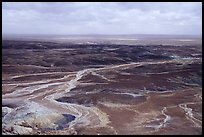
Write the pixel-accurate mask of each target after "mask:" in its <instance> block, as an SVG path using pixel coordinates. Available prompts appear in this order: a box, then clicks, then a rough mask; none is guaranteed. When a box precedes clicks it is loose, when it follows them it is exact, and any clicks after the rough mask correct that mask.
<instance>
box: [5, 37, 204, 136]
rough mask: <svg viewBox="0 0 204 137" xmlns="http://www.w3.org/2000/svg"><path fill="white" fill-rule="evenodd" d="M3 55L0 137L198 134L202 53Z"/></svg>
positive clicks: (45, 48)
mask: <svg viewBox="0 0 204 137" xmlns="http://www.w3.org/2000/svg"><path fill="white" fill-rule="evenodd" d="M2 50H3V52H2V53H3V56H2V58H3V59H2V61H3V64H2V68H3V70H2V133H3V134H67V135H69V134H88V135H89V134H202V59H201V58H202V49H201V47H200V46H162V45H151V46H140V45H137V46H128V45H69V44H66V43H65V44H62V43H54V42H39V41H38V42H29V41H3V49H2Z"/></svg>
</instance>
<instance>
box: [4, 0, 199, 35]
mask: <svg viewBox="0 0 204 137" xmlns="http://www.w3.org/2000/svg"><path fill="white" fill-rule="evenodd" d="M2 12H3V13H2V15H3V17H2V27H3V34H4V33H8V34H190V35H194V34H195V35H201V34H202V3H201V2H195V3H193V2H183V3H180V2H179V3H173V2H170V3H167V2H165V3H162V2H153V3H151V2H127V3H126V2H122V3H120V2H104V3H101V2H95V3H94V2H40V3H37V2H21V3H20V2H19V3H15V2H3V5H2Z"/></svg>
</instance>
